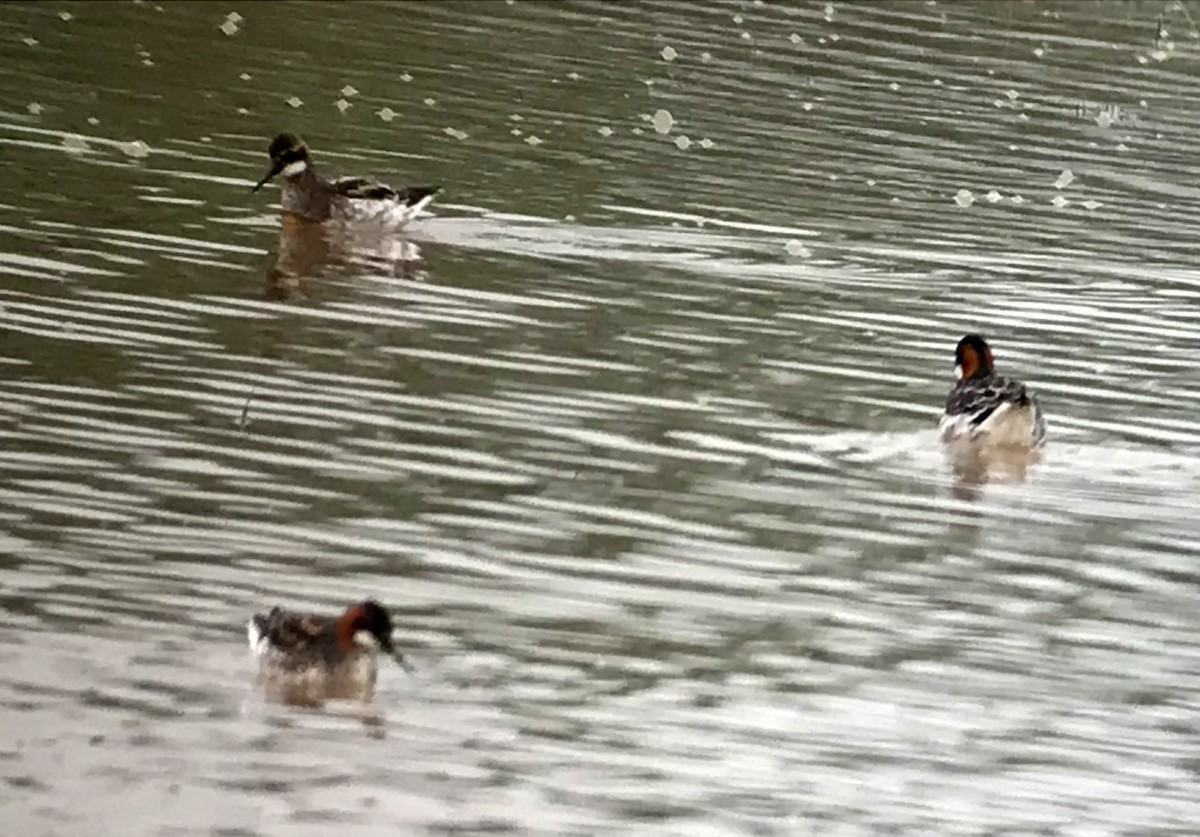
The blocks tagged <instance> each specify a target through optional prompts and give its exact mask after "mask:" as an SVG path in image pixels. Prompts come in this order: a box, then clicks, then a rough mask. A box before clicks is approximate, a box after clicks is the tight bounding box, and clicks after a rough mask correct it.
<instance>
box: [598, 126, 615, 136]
mask: <svg viewBox="0 0 1200 837" xmlns="http://www.w3.org/2000/svg"><path fill="white" fill-rule="evenodd" d="M612 132H613V129H612V128H610V127H608V126H607V125H602V126H601V127H599V128H597V129H596V133H598V134H599V135H600V136H602V137H611V136H612Z"/></svg>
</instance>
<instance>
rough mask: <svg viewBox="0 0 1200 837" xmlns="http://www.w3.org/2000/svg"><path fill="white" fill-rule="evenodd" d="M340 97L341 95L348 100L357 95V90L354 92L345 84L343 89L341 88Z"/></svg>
mask: <svg viewBox="0 0 1200 837" xmlns="http://www.w3.org/2000/svg"><path fill="white" fill-rule="evenodd" d="M342 95H343V96H345V97H346V98H347V99H348V98H350V97H351V96H357V95H358V91H357V90H355V89H354V88H353V87H351V86H350V85H348V84H347V85H346V86H345V87H343V88H342Z"/></svg>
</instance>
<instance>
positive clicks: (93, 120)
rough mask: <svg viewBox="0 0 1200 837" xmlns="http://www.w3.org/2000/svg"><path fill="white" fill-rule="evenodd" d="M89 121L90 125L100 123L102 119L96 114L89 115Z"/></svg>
mask: <svg viewBox="0 0 1200 837" xmlns="http://www.w3.org/2000/svg"><path fill="white" fill-rule="evenodd" d="M87 123H88V124H89V125H99V124H100V120H99V119H97V118H96V117H94V116H89V117H88V118H87Z"/></svg>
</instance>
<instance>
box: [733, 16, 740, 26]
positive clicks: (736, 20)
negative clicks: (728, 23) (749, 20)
mask: <svg viewBox="0 0 1200 837" xmlns="http://www.w3.org/2000/svg"><path fill="white" fill-rule="evenodd" d="M733 22H734V23H736V24H738V25H739V26H740V25H741V23H742V16H741V15H734V16H733Z"/></svg>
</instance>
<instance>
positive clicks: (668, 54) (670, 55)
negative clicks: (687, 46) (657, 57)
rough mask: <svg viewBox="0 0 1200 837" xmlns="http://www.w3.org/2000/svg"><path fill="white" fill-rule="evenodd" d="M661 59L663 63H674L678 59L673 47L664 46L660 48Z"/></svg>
mask: <svg viewBox="0 0 1200 837" xmlns="http://www.w3.org/2000/svg"><path fill="white" fill-rule="evenodd" d="M662 57H663V61H674V60H675V59H676V58H678V57H679V53H678V52H676V51H675V48H674V47H669V46H665V47H663V48H662Z"/></svg>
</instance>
